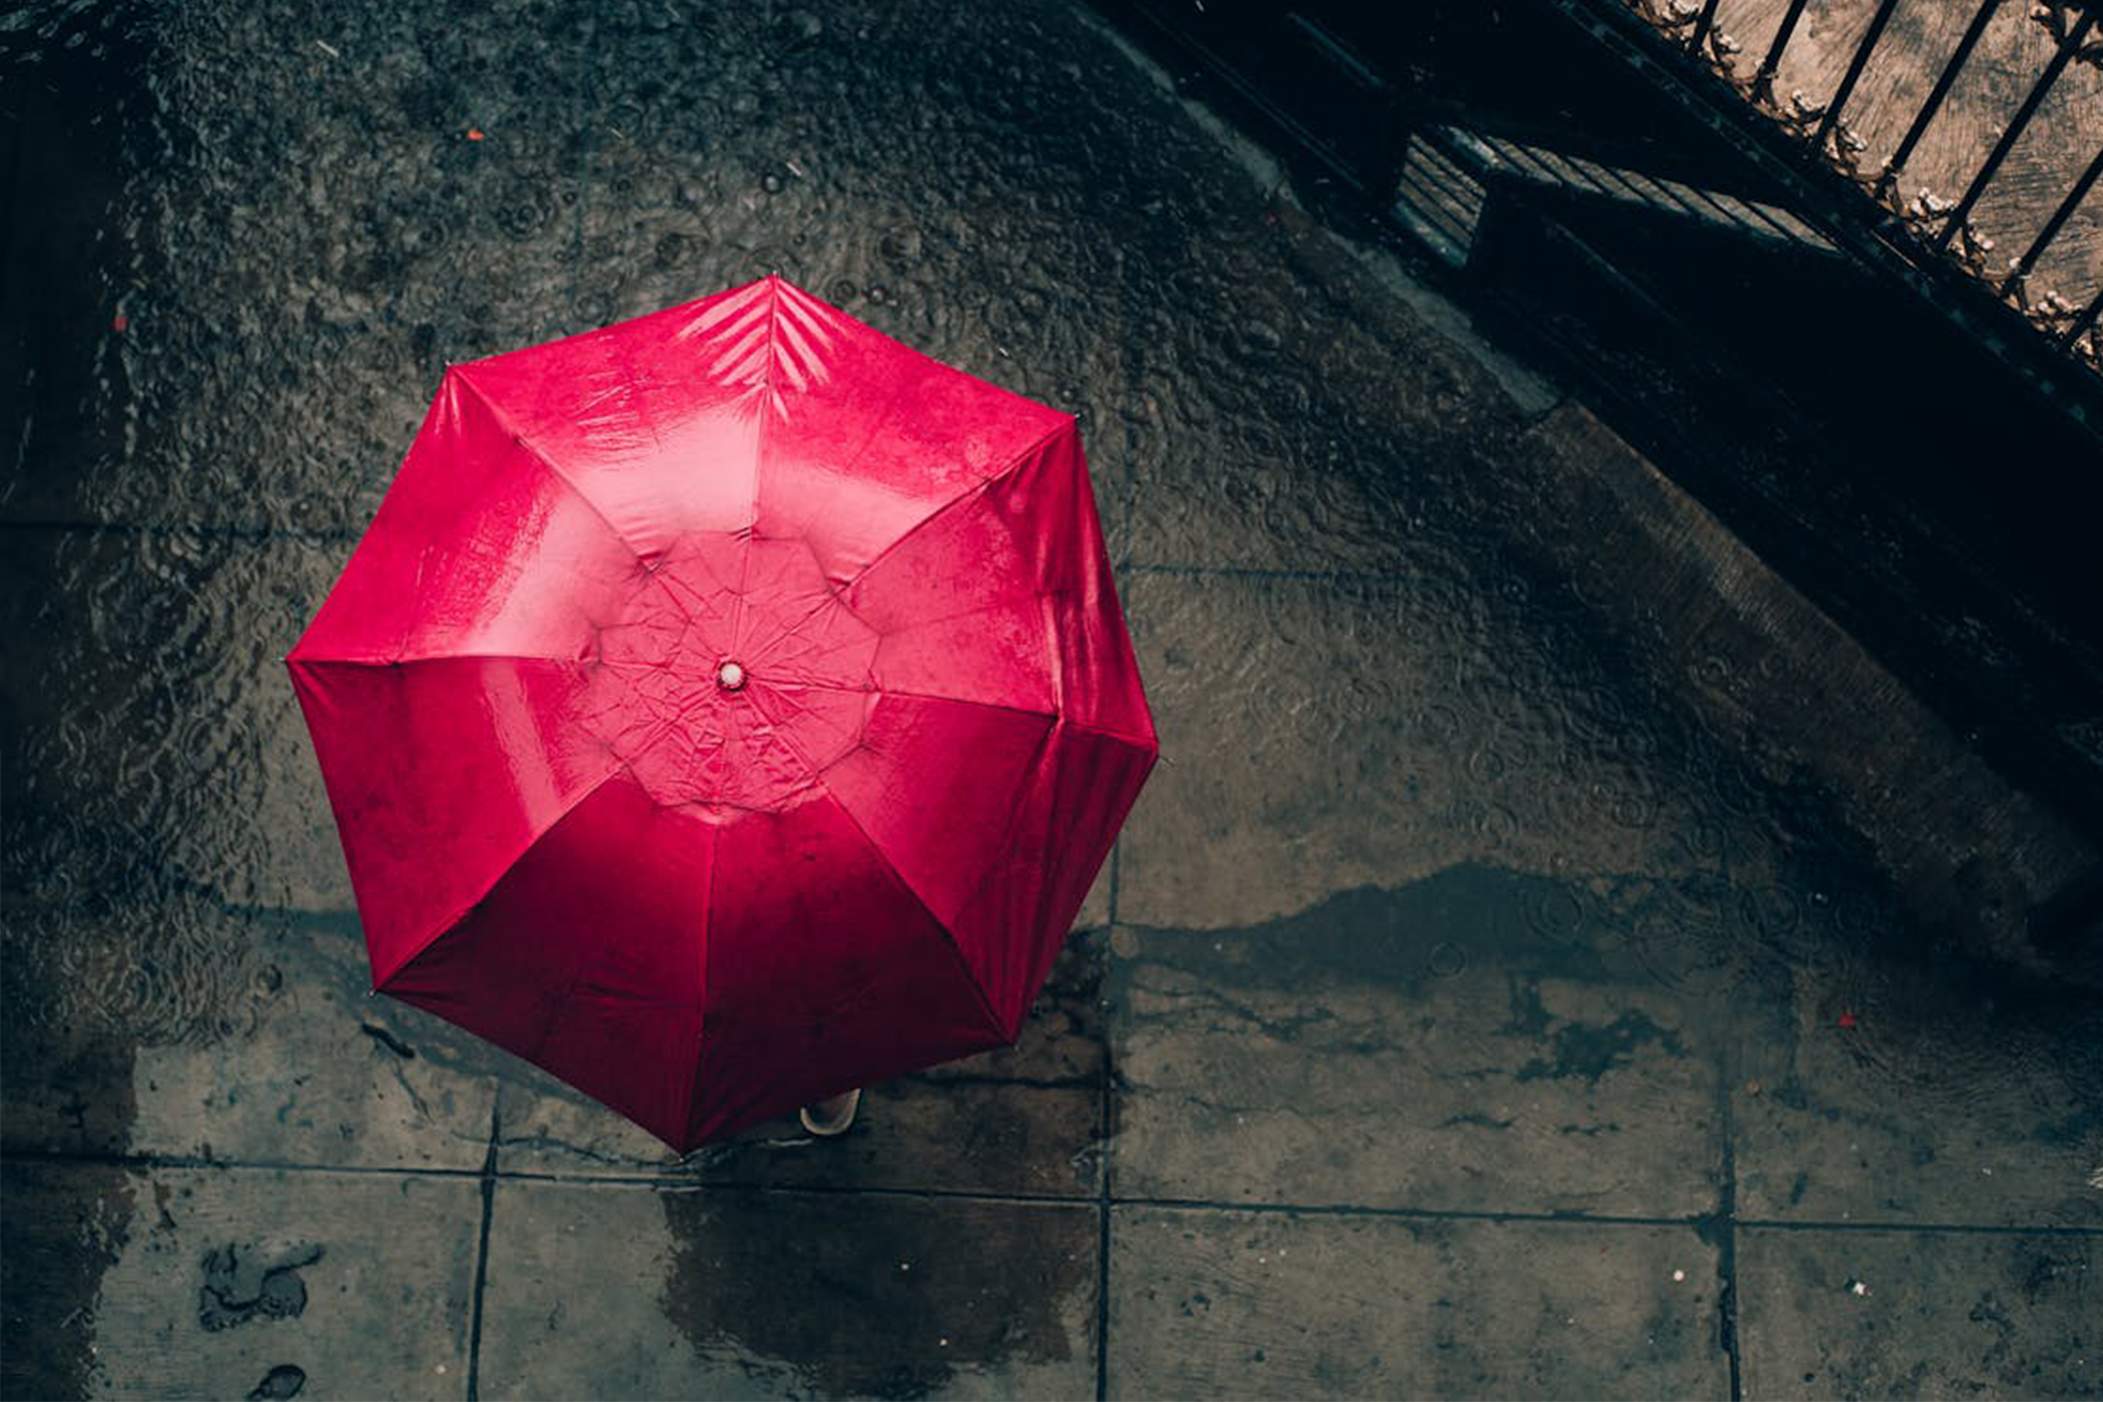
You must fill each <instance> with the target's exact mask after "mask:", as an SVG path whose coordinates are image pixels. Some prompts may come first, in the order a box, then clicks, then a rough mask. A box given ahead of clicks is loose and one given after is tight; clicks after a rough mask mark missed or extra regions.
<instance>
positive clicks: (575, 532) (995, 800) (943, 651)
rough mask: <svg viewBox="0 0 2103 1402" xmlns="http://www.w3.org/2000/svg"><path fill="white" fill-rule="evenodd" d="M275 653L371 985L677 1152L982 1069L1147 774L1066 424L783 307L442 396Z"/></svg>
mask: <svg viewBox="0 0 2103 1402" xmlns="http://www.w3.org/2000/svg"><path fill="white" fill-rule="evenodd" d="M287 661H288V665H289V666H290V667H291V671H292V680H293V685H294V686H295V688H296V689H297V690H298V693H299V699H300V704H301V707H302V708H303V709H304V710H305V712H306V717H307V724H308V727H309V729H310V730H311V731H312V733H313V737H314V748H315V750H316V752H317V754H318V755H319V757H320V761H321V769H322V775H323V777H324V779H325V780H326V782H327V785H328V792H329V800H330V803H331V805H332V806H333V807H334V809H335V812H336V822H337V827H338V828H339V830H340V832H341V834H342V838H343V848H344V853H345V856H346V857H347V858H348V860H349V864H350V874H351V882H352V886H353V888H354V889H355V891H356V893H357V898H358V907H359V910H360V912H361V913H362V915H363V917H364V923H365V935H366V944H367V950H368V953H369V954H370V957H371V961H372V972H373V983H374V986H375V988H377V989H378V990H379V991H381V992H385V993H388V994H391V995H392V996H394V997H396V998H399V999H401V1000H403V1001H404V1002H407V1003H411V1004H414V1005H415V1006H417V1007H420V1008H424V1009H426V1010H428V1011H430V1012H434V1013H436V1014H438V1015H439V1016H440V1017H443V1018H446V1019H447V1020H449V1021H451V1022H454V1023H457V1024H459V1025H460V1026H461V1027H464V1028H466V1029H467V1030H469V1031H471V1032H473V1033H475V1034H477V1035H479V1036H482V1037H486V1038H488V1039H489V1040H490V1041H493V1042H495V1043H497V1044H498V1045H500V1046H502V1047H505V1048H507V1049H508V1050H510V1051H513V1052H515V1053H517V1054H518V1055H520V1056H523V1057H525V1058H527V1059H528V1060H530V1061H533V1062H535V1063H536V1064H538V1065H540V1066H542V1067H545V1068H546V1069H547V1070H548V1071H550V1072H552V1073H553V1074H555V1075H557V1076H559V1077H561V1078H562V1079H563V1080H565V1081H568V1082H569V1083H570V1084H572V1085H574V1086H576V1087H577V1088H578V1089H580V1090H582V1091H585V1092H586V1093H588V1094H590V1095H592V1096H595V1097H597V1098H598V1099H600V1100H602V1101H604V1102H605V1103H607V1104H608V1105H610V1106H612V1107H613V1108H615V1109H616V1110H619V1111H620V1112H621V1113H622V1114H625V1115H627V1116H629V1117H630V1118H631V1119H634V1120H635V1121H637V1122H638V1123H640V1124H642V1125H643V1126H644V1127H646V1128H647V1129H649V1130H650V1131H651V1132H653V1133H654V1134H656V1135H657V1136H658V1137H660V1138H662V1139H664V1140H665V1141H666V1142H668V1143H670V1144H671V1145H672V1146H673V1147H674V1148H677V1149H682V1150H683V1149H687V1148H691V1147H692V1146H694V1145H696V1144H699V1143H702V1142H703V1141H705V1140H708V1139H711V1138H715V1137H717V1136H719V1135H722V1134H725V1133H728V1132H730V1131H732V1130H735V1129H738V1128H740V1127H741V1126H743V1125H746V1124H749V1123H752V1122H753V1121H756V1120H760V1119H764V1118H767V1117H769V1116H772V1115H775V1114H779V1113H783V1112H785V1111H788V1110H791V1109H793V1108H794V1107H795V1106H796V1105H798V1104H800V1103H805V1102H808V1101H811V1100H815V1099H818V1098H821V1097H823V1096H826V1095H830V1094H833V1093H836V1092H839V1091H841V1090H845V1089H847V1088H849V1087H851V1086H857V1085H862V1084H864V1083H866V1082H869V1081H872V1080H877V1079H881V1078H883V1077H887V1076H894V1075H899V1074H902V1073H904V1072H907V1071H911V1070H915V1069H917V1068H920V1067H923V1066H927V1065H931V1064H933V1063H935V1062H939V1061H944V1060H948V1059H950V1058H952V1057H957V1056H962V1055H966V1054H968V1053H971V1052H975V1051H980V1050H983V1049H985V1048H989V1047H994V1046H999V1045H1004V1044H1007V1043H1010V1042H1012V1041H1013V1040H1014V1039H1015V1037H1016V1035H1017V1032H1018V1030H1019V1028H1020V1026H1021V1023H1022V1019H1023V1017H1024V1015H1025V1013H1026V1012H1027V1010H1028V1008H1029V1006H1030V1003H1031V1000H1032V999H1033V998H1034V997H1035V996H1036V993H1037V991H1038V989H1039V988H1040V987H1041V986H1042V984H1043V982H1044V978H1045V975H1046V973H1047V972H1048V971H1049V969H1050V966H1051V963H1052V960H1053V958H1054V956H1055V955H1056V954H1057V952H1058V949H1059V946H1060V944H1061V942H1062V941H1063V939H1064V937H1065V934H1066V931H1067V929H1068V927H1069V926H1070V925H1071V923H1072V921H1073V919H1074V916H1075V914H1076V912H1077V911H1078V910H1079V908H1080V905H1081V901H1082V899H1083V897H1084V896H1085V895H1086V893H1087V890H1088V887H1089V885H1090V883H1091V882H1092V881H1093V880H1094V878H1095V875H1096V873H1097V871H1098V870H1100V868H1101V866H1102V863H1103V859H1104V857H1105V856H1106V855H1107V854H1108V852H1109V850H1110V844H1111V841H1112V839H1113V838H1114V837H1115V835H1116V832H1117V828H1118V825H1119V824H1120V823H1122V822H1123V820H1124V816H1125V814H1126V812H1127V811H1128V810H1129V809H1130V808H1131V805H1132V802H1133V800H1134V799H1135V798H1136V797H1137V796H1138V793H1139V787H1140V785H1141V784H1142V783H1143V782H1145V779H1146V775H1147V772H1148V770H1149V769H1151V768H1152V766H1153V763H1154V759H1155V757H1156V755H1157V753H1158V748H1157V745H1156V742H1155V739H1154V727H1153V720H1152V717H1151V716H1150V715H1149V714H1148V711H1147V705H1146V698H1145V695H1144V693H1143V692H1142V691H1141V689H1140V684H1139V674H1138V670H1137V668H1136V666H1135V665H1134V662H1133V659H1132V648H1131V642H1130V640H1129V638H1128V637H1127V636H1126V633H1125V627H1124V620H1123V617H1122V615H1121V614H1120V612H1119V610H1118V604H1117V595H1116V591H1115V589H1114V587H1113V586H1112V583H1111V579H1110V567H1109V561H1108V558H1107V556H1106V554H1105V552H1104V549H1103V540H1102V531H1101V528H1100V526H1099V525H1098V524H1097V521H1096V514H1095V503H1094V498H1093V495H1092V494H1091V492H1090V490H1089V484H1088V469H1087V465H1086V463H1085V462H1084V461H1083V459H1082V455H1081V445H1080V439H1079V435H1078V434H1077V432H1076V430H1075V426H1074V421H1073V419H1072V418H1071V417H1070V416H1068V415H1066V414H1062V413H1058V412H1056V411H1054V410H1051V409H1048V408H1046V407H1044V406H1043V405H1040V404H1036V403H1033V402H1031V401H1029V400H1026V399H1022V398H1018V397H1017V396H1015V395H1013V394H1010V393H1008V392H1007V391H1005V390H1001V389H998V388H995V387H994V386H992V385H989V384H987V383H985V382H984V381H982V380H978V379H974V378H973V377H971V376H969V375H965V374H962V373H960V372H959V371H956V370H952V369H950V368H948V367H946V366H943V365H940V364H937V363H936V362H934V361H932V360H929V359H927V358H926V357H924V356H922V355H920V354H918V353H917V352H915V351H912V350H910V349H908V348H906V347H905V346H902V345H900V344H899V343H897V342H896V341H893V340H891V339H890V338H888V337H886V336H883V335H881V334H879V333H878V332H876V331H875V330H873V329H871V328H870V327H868V326H865V325H863V324H862V323H861V322H858V321H856V320H854V319H853V318H851V317H849V316H847V315H846V314H845V313H843V312H841V311H839V310H837V309H836V308H833V307H830V306H827V305H826V304H825V303H823V302H821V301H819V300H818V299H817V298H815V297H812V296H811V295H810V294H809V293H807V292H804V291H802V290H800V289H798V288H796V287H794V286H792V285H790V284H789V283H787V282H784V281H782V280H781V279H780V278H778V277H770V278H767V279H766V280H764V281H762V282H756V283H753V284H751V285H749V286H746V287H740V288H737V289H735V290H733V291H729V292H724V293H721V294H719V295H717V296H714V297H709V298H706V299H703V300H701V301H698V302H691V303H688V304H686V305H684V306H679V307H673V308H671V309H669V310H667V311H662V312H657V313H654V314H653V315H650V316H645V317H640V318H637V319H636V320H634V321H628V322H623V323H621V324H620V325H617V326H610V327H607V328H605V329H604V330H601V331H594V332H591V333H589V334H587V335H582V336H575V337H571V338H570V339H568V340H564V341H557V342H553V343H551V344H549V345H544V346H535V347H533V348H531V349H527V350H521V351H514V352H511V353H509V354H506V355H499V356H494V357H491V358H490V359H487V360H478V361H473V362H470V363H468V364H464V365H455V366H453V367H451V368H450V369H448V370H447V371H446V374H445V379H444V381H443V383H441V385H440V386H439V390H438V397H437V400H436V402H435V403H434V404H433V405H432V406H431V411H430V414H429V416H428V417H427V418H426V419H425V421H424V426H423V428H422V430H421V431H420V432H419V433H418V435H417V438H416V441H415V443H414V444H412V445H411V447H410V449H409V455H408V458H407V460H406V461H405V462H404V463H403V466H402V470H401V472H400V474H399V476H397V477H396V479H395V481H394V484H393V486H392V488H391V489H390V490H389V491H388V493H387V498H386V500H385V501H384V502H383V503H382V504H381V506H380V510H379V514H378V516H377V517H376V518H375V519H374V521H373V523H372V527H371V529H370V530H368V531H367V532H366V534H365V537H364V539H363V540H362V541H361V542H360V543H359V545H358V548H357V550H356V552H355V553H354V554H353V555H352V556H351V560H350V563H349V565H348V566H347V567H346V568H345V570H344V572H343V577H342V578H341V579H340V580H338V581H337V584H336V587H335V589H334V590H333V591H332V592H331V593H330V595H329V597H328V599H327V601H326V602H325V603H324V604H323V605H322V607H321V612H320V613H319V615H318V616H317V617H316V618H315V620H314V622H313V624H312V626H311V627H309V628H308V630H307V632H306V635H305V636H304V637H302V638H301V639H300V641H299V645H298V646H297V647H296V648H294V649H293V651H292V654H291V656H290V658H288V659H287Z"/></svg>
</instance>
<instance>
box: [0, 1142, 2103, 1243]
mask: <svg viewBox="0 0 2103 1402" xmlns="http://www.w3.org/2000/svg"><path fill="white" fill-rule="evenodd" d="M0 1164H4V1165H6V1166H8V1167H15V1166H26V1165H32V1164H33V1165H39V1166H44V1167H64V1166H69V1165H76V1164H77V1165H81V1166H99V1167H113V1168H132V1169H156V1168H171V1169H184V1170H192V1169H194V1170H206V1169H219V1170H222V1171H227V1172H246V1173H313V1174H345V1175H357V1176H365V1177H380V1178H456V1179H467V1180H471V1181H474V1182H480V1181H481V1180H482V1177H483V1173H484V1170H483V1169H481V1168H433V1167H417V1166H398V1167H390V1166H386V1165H376V1164H310V1163H292V1162H272V1161H268V1160H258V1159H218V1158H213V1159H207V1158H202V1157H199V1156H196V1155H185V1154H75V1153H63V1152H50V1151H45V1150H28V1151H24V1150H12V1149H11V1150H7V1151H5V1152H0ZM492 1176H493V1177H494V1178H495V1180H496V1181H497V1182H500V1183H549V1184H557V1185H561V1186H565V1187H586V1188H593V1187H607V1188H654V1189H657V1190H660V1191H671V1192H703V1191H710V1192H715V1191H729V1192H753V1193H782V1194H790V1195H798V1194H801V1195H810V1196H831V1197H899V1198H919V1199H925V1200H929V1201H943V1202H980V1203H990V1204H996V1205H998V1204H1008V1205H1013V1206H1019V1207H1094V1206H1098V1205H1100V1203H1101V1196H1100V1194H1098V1195H1096V1196H1094V1197H1087V1196H1082V1195H1079V1194H1068V1193H993V1192H976V1191H972V1190H969V1189H961V1188H907V1187H898V1186H886V1185H859V1184H814V1183H804V1184H788V1183H766V1182H761V1181H756V1180H742V1181H741V1180H735V1179H731V1180H716V1179H701V1178H693V1177H681V1176H679V1175H678V1174H676V1173H674V1172H658V1173H650V1172H639V1173H632V1174H600V1173H555V1172H545V1171H536V1170H515V1169H514V1170H505V1169H498V1170H496V1171H495V1173H494V1174H493V1175H492ZM1110 1206H1111V1207H1113V1208H1152V1209H1156V1210H1159V1211H1168V1212H1218V1213H1243V1214H1248V1215H1256V1216H1278V1215H1283V1216H1293V1217H1366V1218H1376V1217H1392V1218H1399V1219H1404V1220H1413V1221H1434V1222H1490V1223H1497V1222H1521V1223H1525V1222H1538V1223H1542V1224H1545V1225H1550V1226H1572V1227H1687V1228H1691V1229H1696V1230H1698V1229H1700V1228H1701V1227H1703V1226H1704V1225H1707V1224H1708V1223H1711V1222H1714V1221H1715V1220H1716V1215H1715V1214H1714V1213H1696V1214H1692V1215H1689V1216H1684V1217H1645V1216H1635V1215H1627V1214H1596V1213H1580V1212H1524V1211H1497V1210H1491V1209H1467V1208H1433V1207H1376V1206H1370V1205H1365V1204H1357V1203H1291V1202H1232V1201H1228V1200H1226V1199H1217V1198H1167V1197H1145V1196H1139V1197H1119V1196H1116V1195H1114V1194H1113V1195H1112V1196H1111V1198H1110ZM1736 1221H1737V1225H1738V1226H1739V1227H1740V1228H1741V1229H1743V1230H1747V1231H1763V1232H1765V1231H1782V1232H1832V1233H1839V1234H1848V1233H1858V1234H1860V1233H1875V1232H1883V1233H1897V1232H1915V1233H1920V1234H1923V1235H1946V1236H2006V1237H2067V1238H2103V1224H2098V1225H2096V1226H2075V1225H2071V1224H2067V1223H2053V1224H2042V1223H2041V1224H2037V1225H2031V1226H2023V1225H2008V1224H1995V1223H1987V1222H1870V1221H1862V1222H1855V1221H1844V1220H1843V1221H1830V1220H1815V1221H1789V1220H1784V1219H1778V1218H1761V1217H1740V1218H1738V1219H1736Z"/></svg>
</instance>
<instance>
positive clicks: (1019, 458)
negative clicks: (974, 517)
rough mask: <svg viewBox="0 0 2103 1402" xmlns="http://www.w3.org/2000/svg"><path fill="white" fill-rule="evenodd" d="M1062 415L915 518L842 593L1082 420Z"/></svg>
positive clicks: (847, 584)
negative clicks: (993, 469)
mask: <svg viewBox="0 0 2103 1402" xmlns="http://www.w3.org/2000/svg"><path fill="white" fill-rule="evenodd" d="M1062 418H1063V420H1064V422H1062V423H1059V424H1057V425H1056V426H1054V427H1053V428H1051V429H1050V430H1049V431H1047V432H1046V433H1045V434H1044V435H1043V436H1041V437H1039V438H1037V439H1036V440H1035V441H1034V442H1032V443H1031V444H1030V445H1029V446H1028V447H1026V448H1024V449H1023V450H1022V451H1021V452H1019V453H1017V454H1016V455H1015V457H1014V459H1013V460H1012V461H1010V462H1008V463H1007V464H1005V465H1004V466H1002V467H1001V469H1000V470H999V471H997V472H992V473H989V474H987V475H986V476H985V477H982V478H980V479H979V480H978V481H976V482H974V483H972V484H971V485H970V486H969V487H967V488H965V489H964V490H963V491H961V492H958V493H957V494H956V495H955V496H953V497H951V498H949V500H947V501H945V502H943V503H942V504H941V505H940V506H938V507H936V508H935V509H934V510H933V511H930V512H929V513H928V514H927V515H925V516H923V517H921V518H920V519H919V520H918V521H915V522H914V523H913V524H912V525H910V526H908V527H906V529H905V531H904V532H903V533H902V534H901V535H900V536H899V537H898V538H897V539H896V540H894V541H892V542H891V543H890V544H889V545H886V546H885V547H884V548H883V549H882V550H879V551H878V552H876V558H874V559H872V560H871V561H870V562H869V563H868V564H866V565H863V566H862V567H861V568H860V569H858V570H856V571H855V572H854V576H853V577H852V578H851V579H849V580H847V581H846V582H845V583H843V584H842V585H841V586H840V591H839V592H840V593H842V594H846V593H848V592H849V591H850V590H852V589H853V588H854V586H855V585H857V584H860V583H861V582H862V580H863V579H865V578H867V577H868V574H869V572H870V571H871V570H873V569H875V568H876V567H877V566H878V565H880V564H882V563H883V562H884V561H885V560H886V559H888V558H890V555H891V552H892V551H894V550H896V549H898V548H899V547H900V546H902V545H904V544H905V543H906V542H907V541H909V540H911V539H912V538H913V537H914V536H916V535H918V534H920V532H921V531H923V530H925V529H927V527H928V526H930V525H932V524H933V523H934V522H935V521H937V520H939V519H941V518H942V517H944V516H947V515H948V514H949V513H950V512H951V511H953V510H955V509H956V508H957V507H959V506H962V505H963V504H964V503H966V502H968V501H970V500H971V498H973V497H975V496H980V495H983V494H984V493H986V492H989V491H991V490H993V488H995V487H997V486H999V485H1000V484H1001V483H1002V482H1005V481H1007V480H1008V478H1010V477H1012V476H1014V475H1015V474H1016V473H1018V472H1020V471H1022V469H1023V468H1025V467H1027V466H1029V464H1030V461H1031V459H1033V458H1035V457H1036V456H1037V454H1038V453H1040V452H1042V451H1043V450H1044V448H1045V446H1046V445H1047V444H1049V443H1051V442H1052V441H1053V440H1054V439H1056V438H1057V437H1058V436H1059V435H1060V434H1062V433H1066V432H1069V431H1072V430H1073V429H1074V426H1075V424H1076V423H1077V422H1078V420H1076V419H1075V418H1074V417H1073V415H1071V414H1066V415H1063V416H1062Z"/></svg>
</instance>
